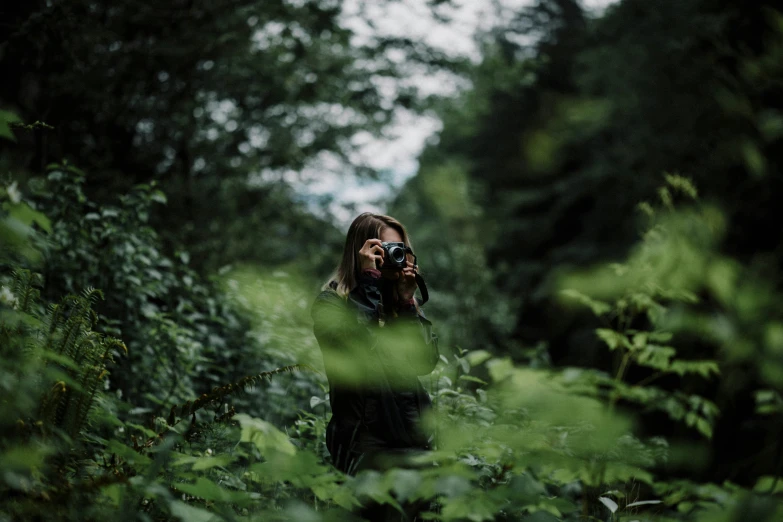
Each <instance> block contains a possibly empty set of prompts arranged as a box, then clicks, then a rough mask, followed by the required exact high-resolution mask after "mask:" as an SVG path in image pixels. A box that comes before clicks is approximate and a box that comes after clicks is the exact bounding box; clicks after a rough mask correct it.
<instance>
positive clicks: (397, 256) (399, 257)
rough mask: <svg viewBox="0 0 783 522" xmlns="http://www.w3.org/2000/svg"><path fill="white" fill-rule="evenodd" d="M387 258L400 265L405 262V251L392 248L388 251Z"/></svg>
mask: <svg viewBox="0 0 783 522" xmlns="http://www.w3.org/2000/svg"><path fill="white" fill-rule="evenodd" d="M389 257H391V259H392V261H394V262H395V263H397V264H402V263H403V262H404V261H405V250H404V249H402V248H400V247H392V248H390V249H389Z"/></svg>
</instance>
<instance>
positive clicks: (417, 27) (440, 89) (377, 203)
mask: <svg viewBox="0 0 783 522" xmlns="http://www.w3.org/2000/svg"><path fill="white" fill-rule="evenodd" d="M616 1H617V0H582V5H583V6H584V7H585V8H586V9H587V10H588V11H590V12H591V13H592V14H596V15H598V14H600V13H601V12H602V11H603V10H604V9H605V8H606V7H607V6H609V5H611V4H613V3H615V2H616ZM532 3H533V0H455V1H454V2H451V3H450V4H444V5H442V6H440V7H439V8H438V11H437V14H438V15H441V16H443V17H444V18H445V19H446V20H447V21H446V22H444V21H441V20H439V19H438V18H437V16H436V14H435V13H433V11H432V9H431V7H429V6H428V5H427V0H398V1H389V0H344V1H343V5H342V7H343V16H342V22H341V23H342V24H343V25H344V26H346V27H348V28H350V29H351V30H352V31H353V32H354V34H355V36H354V39H355V44H357V45H361V44H363V43H367V42H368V41H371V40H372V39H373V38H374V37H407V38H410V39H412V40H414V41H421V42H424V43H426V44H427V45H429V46H431V47H432V48H435V49H438V50H440V51H442V52H444V53H445V54H447V55H448V56H451V57H466V58H469V59H470V60H472V61H474V62H478V61H479V60H480V59H481V54H480V51H479V48H478V45H477V42H476V39H475V35H476V34H477V33H479V32H482V31H486V30H488V29H490V28H491V27H492V26H493V25H496V23H497V21H498V19H499V18H506V17H508V16H511V15H512V14H513V13H515V12H518V11H519V10H520V9H522V8H524V7H526V6H529V5H531V4H532ZM265 37H267V38H269V37H271V38H274V37H275V34H274V31H271V34H270V35H269V36H265ZM256 43H257V44H261V45H263V44H264V43H266V42H264V40H263V39H259V41H258V42H256ZM389 57H390V58H391V59H392V60H396V61H397V62H398V63H399V62H400V61H401V60H402V59H404V54H402V53H401V52H399V51H395V50H392V51H390V53H389ZM409 70H410V71H411V73H410V75H409V77H408V78H405V79H402V80H392V81H391V82H390V81H388V80H386V79H379V80H378V81H379V82H384V84H383V85H382V88H381V92H383V93H384V94H385V95H386V97H387V99H388V103H391V100H392V99H393V98H394V97H395V95H396V93H397V91H398V89H399V88H401V87H403V88H404V87H406V86H415V87H417V88H418V89H419V91H420V92H421V93H422V94H424V95H442V96H453V95H456V94H458V93H459V92H460V90H462V89H464V88H466V87H467V85H466V82H464V81H460V79H458V78H456V77H455V76H454V75H451V74H449V73H445V72H442V73H432V72H431V71H427V70H426V69H425V68H424V67H423V66H422V67H421V69H420V70H418V71H417V70H416V67H415V66H413V64H411V66H410V67H409ZM441 127H442V123H441V122H440V120H438V119H437V118H436V117H435V116H433V115H417V114H414V113H412V112H410V111H407V110H403V109H399V110H397V112H396V114H395V117H394V118H393V121H392V123H391V124H390V125H389V127H388V128H387V129H386V132H385V133H384V136H383V137H381V138H375V137H373V136H371V135H370V134H369V133H359V134H357V135H356V136H354V138H353V141H354V143H355V144H357V145H359V147H358V151H357V152H356V153H355V154H354V155H353V156H352V157H351V161H352V162H354V163H356V164H361V165H366V166H370V167H372V168H373V169H376V170H378V171H380V172H383V173H385V175H384V176H382V178H383V179H382V180H381V181H376V182H371V181H367V180H357V179H356V178H353V177H352V176H350V175H346V174H345V170H346V169H345V166H344V165H343V163H342V161H341V160H340V158H338V157H337V156H336V155H328V154H323V155H320V156H319V157H318V158H316V159H315V160H314V161H313V162H312V164H311V165H310V166H308V167H307V168H306V169H304V170H303V171H302V172H299V173H295V172H287V173H285V174H284V175H283V176H282V177H283V179H286V180H289V181H293V185H294V186H295V187H297V189H298V191H299V192H300V193H301V194H302V195H303V196H308V195H312V196H324V195H333V196H334V201H333V203H332V204H331V206H330V209H329V210H330V212H331V213H332V214H333V216H334V217H335V219H337V221H339V222H343V223H344V224H346V225H347V223H349V222H350V220H351V219H352V218H353V213H354V212H357V213H358V212H363V211H376V212H382V211H383V210H384V208H383V207H384V200H388V199H389V198H390V197H391V196H392V194H393V193H394V192H395V191H396V190H397V189H399V188H400V187H401V186H402V185H403V184H404V183H405V181H407V180H408V179H410V177H412V176H414V175H415V174H416V172H417V171H418V167H419V164H418V157H419V155H420V154H421V152H422V150H423V148H424V146H425V144H426V142H427V139H428V138H430V137H431V136H432V135H433V134H434V133H435V132H438V131H439V130H440V129H441ZM269 175H270V174H262V175H261V178H264V177H268V176H269ZM271 175H272V176H279V175H280V173H276V174H271Z"/></svg>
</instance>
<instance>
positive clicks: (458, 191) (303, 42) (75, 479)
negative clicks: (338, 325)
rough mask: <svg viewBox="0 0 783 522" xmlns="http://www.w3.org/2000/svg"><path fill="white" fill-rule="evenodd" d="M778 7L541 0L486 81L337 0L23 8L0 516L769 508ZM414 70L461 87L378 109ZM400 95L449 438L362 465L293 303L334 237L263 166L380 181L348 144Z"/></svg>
mask: <svg viewBox="0 0 783 522" xmlns="http://www.w3.org/2000/svg"><path fill="white" fill-rule="evenodd" d="M450 3H451V2H449V1H446V2H429V3H428V6H429V8H431V9H432V10H433V12H435V13H436V14H438V15H439V16H446V13H447V11H446V10H444V9H445V8H447V7H448V6H449V4H450ZM653 4H654V5H653ZM772 7H773V6H771V5H770V6H767V7H764V6H761V5H756V4H753V5H750V4H746V5H739V4H738V3H736V2H729V1H727V0H677V1H675V0H671V1H668V0H667V1H663V2H655V3H652V2H649V1H646V0H622V1H620V2H617V3H616V4H613V5H612V6H610V7H609V8H608V9H607V10H606V11H605V12H603V13H601V14H600V15H590V14H589V13H586V12H585V11H583V10H582V8H581V7H580V6H579V4H578V3H577V2H575V1H573V0H539V1H537V2H535V3H533V4H532V5H531V6H530V7H525V8H519V9H518V10H517V11H516V12H515V13H514V15H513V16H504V17H502V18H501V20H500V21H499V22H498V24H497V25H496V26H495V27H492V28H490V29H488V30H487V32H486V33H484V34H481V35H479V36H478V41H479V43H480V47H481V51H482V58H481V60H480V62H479V63H476V64H468V63H466V62H463V61H461V60H459V59H453V58H449V57H447V56H446V55H444V54H443V53H441V52H439V51H437V50H435V49H432V48H430V47H428V46H426V45H424V44H422V43H420V42H413V41H410V40H406V39H400V38H392V37H378V38H369V39H367V40H366V41H364V40H356V39H352V37H353V36H355V35H353V33H352V31H351V30H349V29H347V28H345V27H344V26H343V25H341V22H340V16H339V15H340V3H339V2H329V1H312V2H310V1H305V2H288V1H279V2H264V3H258V2H256V3H252V2H245V1H239V2H209V3H205V2H198V1H196V2H174V3H172V4H171V5H170V6H169V5H168V4H166V5H163V4H155V3H152V2H138V3H128V2H120V3H117V4H116V5H112V6H109V5H108V4H107V5H106V6H102V5H97V4H94V3H91V2H86V1H82V0H77V1H72V2H62V1H50V2H43V1H40V2H37V1H36V2H29V3H19V5H17V6H14V7H11V8H8V9H7V10H5V11H6V12H4V20H7V22H5V21H4V24H2V28H0V76H2V77H3V78H4V82H2V85H0V109H2V110H0V167H2V169H0V351H1V352H2V354H1V356H0V392H1V393H2V399H0V430H1V431H0V433H2V435H0V520H36V519H46V520H115V519H116V520H183V521H188V522H190V521H193V520H196V521H210V520H215V521H217V520H296V521H300V520H301V521H307V520H313V521H318V520H323V521H328V520H351V519H356V518H357V517H358V516H359V513H360V509H361V506H363V505H367V504H368V503H370V502H375V503H381V504H390V505H392V506H395V507H397V508H400V509H402V504H408V503H414V502H416V503H419V504H421V505H422V506H424V507H423V514H422V515H421V518H423V519H428V520H447V521H450V520H471V521H483V520H499V521H502V520H524V521H530V522H547V521H556V520H562V521H587V520H593V521H605V522H609V521H611V522H619V521H623V522H631V521H635V520H636V521H640V522H641V521H660V522H664V521H694V522H723V521H725V522H735V521H736V522H740V521H742V522H744V521H753V522H756V521H758V522H764V521H769V522H772V521H778V520H781V519H783V478H782V476H783V442H782V441H783V314H782V313H781V310H783V284H782V282H783V278H781V266H783V264H782V263H781V261H783V250H781V246H780V245H781V244H783V241H781V239H783V238H782V237H781V234H782V233H783V232H781V230H780V227H778V226H777V223H779V222H780V221H781V218H783V214H782V212H783V211H781V207H780V205H779V202H778V199H779V198H778V195H779V194H781V193H783V191H781V189H783V186H781V177H780V169H781V160H783V157H782V156H781V151H783V148H782V147H781V140H782V139H783V107H781V103H780V100H783V92H782V91H783V87H781V86H783V81H781V80H782V79H783V69H781V64H783V14H781V13H780V12H779V11H775V10H773V9H772ZM262 28H263V29H262ZM259 29H262V30H260V31H259ZM361 42H364V43H362V45H359V43H361ZM412 66H415V67H421V68H425V69H426V70H427V71H429V72H434V71H441V72H443V71H449V72H451V73H453V74H459V75H462V76H463V77H464V78H466V79H467V80H469V82H470V87H469V88H467V89H465V90H464V91H463V92H462V93H460V94H459V95H458V96H457V97H455V98H448V99H431V98H425V97H423V96H419V93H417V92H415V90H413V89H409V88H401V89H400V90H399V91H398V92H397V94H396V96H395V97H394V99H391V100H390V99H387V98H386V97H385V96H386V95H385V94H384V92H383V88H382V85H383V82H384V81H395V80H397V79H400V78H401V77H403V76H404V75H405V74H407V72H408V69H407V68H409V67H412ZM403 83H404V82H403ZM400 107H404V108H407V109H410V110H433V111H435V112H436V113H437V114H438V115H439V117H440V118H441V119H442V120H443V123H444V127H443V130H442V131H441V132H440V134H439V135H438V139H437V140H436V141H431V142H430V143H429V145H428V146H427V147H426V149H425V150H424V152H423V153H422V155H421V158H420V164H421V166H420V170H419V172H418V173H417V174H416V175H415V176H414V177H412V178H411V179H410V180H409V181H408V182H407V183H406V184H405V186H404V187H402V189H401V190H400V191H399V193H396V194H394V196H393V198H391V200H390V201H389V202H388V212H389V213H390V214H392V215H394V216H395V217H397V218H399V219H400V220H401V221H402V222H403V223H405V224H406V226H407V227H408V229H409V230H410V232H411V234H412V236H413V240H414V246H415V247H416V253H417V255H418V258H419V260H420V262H421V265H422V272H423V274H424V275H425V277H426V278H427V281H428V284H429V286H430V290H431V301H430V303H429V304H428V305H427V307H426V308H427V315H428V317H430V318H431V319H432V320H433V322H434V324H435V327H436V331H437V333H438V335H439V336H440V340H441V342H440V347H441V362H440V363H439V364H438V367H437V368H436V370H435V371H434V372H433V373H432V374H431V375H429V376H428V377H424V378H422V382H423V383H424V384H425V386H426V387H427V389H428V390H429V392H430V394H431V396H432V398H433V403H434V408H433V412H432V415H430V416H429V417H428V418H427V419H426V420H427V422H428V423H431V426H432V428H433V430H434V431H435V433H436V434H437V438H436V449H435V450H434V451H433V452H432V453H431V454H429V455H427V456H424V457H422V458H421V460H420V461H419V462H417V463H416V464H417V465H416V466H415V467H413V468H410V469H402V468H393V469H390V470H388V471H385V472H383V473H380V472H375V471H363V472H361V473H359V474H358V475H356V476H346V475H343V474H342V473H340V472H339V471H337V470H336V469H334V468H333V467H332V466H331V464H330V460H329V455H328V452H327V450H326V447H325V431H326V425H327V423H328V420H329V418H330V411H329V402H328V396H327V393H328V384H327V381H326V378H325V375H324V370H323V363H322V360H321V356H320V353H319V350H318V346H317V344H316V342H315V339H314V337H313V335H312V325H311V320H310V316H309V307H310V305H311V303H312V301H313V299H314V297H315V296H316V295H317V293H318V289H319V287H320V285H321V284H322V283H323V282H324V281H325V279H326V277H327V276H328V273H329V271H330V270H331V268H333V266H334V264H335V263H336V260H337V257H338V255H339V252H340V249H341V242H342V239H343V231H342V230H340V228H339V227H338V226H337V225H336V224H335V223H333V222H331V221H330V220H328V219H327V218H325V217H323V216H324V215H326V214H324V210H325V209H326V208H328V205H329V204H330V201H329V200H328V198H327V199H324V200H315V199H311V200H307V199H304V198H303V197H302V196H300V195H299V194H298V193H297V192H296V190H295V189H294V187H293V186H292V185H290V184H289V182H288V181H287V179H288V178H287V176H285V175H283V174H284V173H285V172H294V171H297V170H300V169H302V168H303V167H305V166H312V165H313V164H314V163H313V162H317V161H318V159H319V158H323V157H324V155H329V154H331V155H332V156H331V157H332V158H338V157H342V158H343V159H344V160H346V164H345V170H346V174H345V175H346V176H373V175H377V173H371V172H366V170H367V169H366V168H364V167H362V166H360V165H358V166H357V165H349V163H348V159H349V158H350V157H352V156H351V148H350V138H351V136H353V135H354V134H355V133H356V132H359V131H362V132H364V131H366V132H369V133H378V132H380V131H381V130H382V129H383V128H384V125H385V124H387V123H388V122H389V119H390V117H391V116H392V114H393V113H394V110H396V109H397V108H400Z"/></svg>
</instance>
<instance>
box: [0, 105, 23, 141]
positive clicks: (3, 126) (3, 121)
mask: <svg viewBox="0 0 783 522" xmlns="http://www.w3.org/2000/svg"><path fill="white" fill-rule="evenodd" d="M19 121H21V120H20V119H19V116H17V115H16V114H14V113H13V112H10V111H0V138H5V139H7V140H11V141H13V142H16V136H14V132H13V131H12V130H11V124H12V123H18V122H19Z"/></svg>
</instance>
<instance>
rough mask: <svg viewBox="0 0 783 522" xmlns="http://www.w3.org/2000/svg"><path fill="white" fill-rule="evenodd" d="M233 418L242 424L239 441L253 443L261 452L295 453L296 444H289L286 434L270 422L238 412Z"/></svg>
mask: <svg viewBox="0 0 783 522" xmlns="http://www.w3.org/2000/svg"><path fill="white" fill-rule="evenodd" d="M234 420H236V421H238V422H239V424H240V426H242V436H241V439H240V441H241V442H251V443H253V444H254V445H255V446H256V448H258V451H260V452H261V454H262V455H263V454H266V453H268V452H280V453H285V454H287V455H294V454H295V453H296V446H294V445H293V444H291V441H290V440H288V436H287V435H286V434H285V433H283V432H281V431H280V430H278V429H277V428H276V427H275V426H273V425H272V424H270V423H268V422H266V421H264V420H261V419H255V418H253V417H250V416H249V415H245V414H244V413H240V414H238V415H234Z"/></svg>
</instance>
